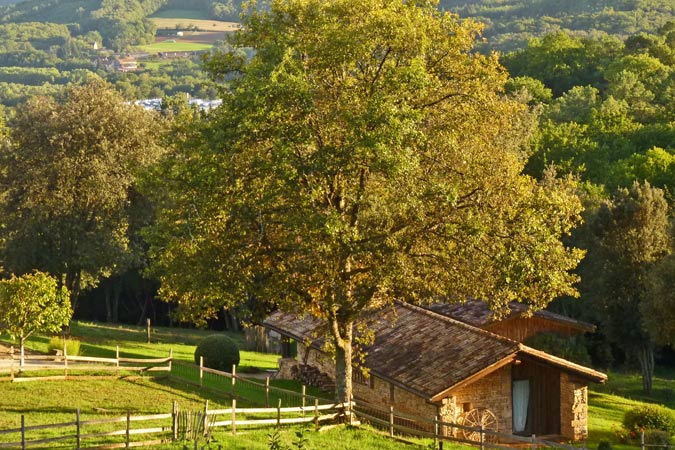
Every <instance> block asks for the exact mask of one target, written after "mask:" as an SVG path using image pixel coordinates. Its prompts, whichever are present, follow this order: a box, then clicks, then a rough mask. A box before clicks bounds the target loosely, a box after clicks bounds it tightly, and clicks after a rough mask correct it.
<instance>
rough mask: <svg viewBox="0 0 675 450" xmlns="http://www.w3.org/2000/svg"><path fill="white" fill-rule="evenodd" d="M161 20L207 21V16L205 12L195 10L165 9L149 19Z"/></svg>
mask: <svg viewBox="0 0 675 450" xmlns="http://www.w3.org/2000/svg"><path fill="white" fill-rule="evenodd" d="M155 18H162V19H201V20H209V15H208V14H207V13H206V11H200V10H197V9H178V8H176V9H165V10H164V11H159V12H157V13H155V14H153V15H152V17H150V19H155Z"/></svg>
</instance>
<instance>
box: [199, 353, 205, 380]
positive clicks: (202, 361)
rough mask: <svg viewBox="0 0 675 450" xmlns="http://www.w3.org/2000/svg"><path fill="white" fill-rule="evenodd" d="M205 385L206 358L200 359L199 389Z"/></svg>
mask: <svg viewBox="0 0 675 450" xmlns="http://www.w3.org/2000/svg"><path fill="white" fill-rule="evenodd" d="M203 383H204V357H203V356H200V357H199V387H202V385H203Z"/></svg>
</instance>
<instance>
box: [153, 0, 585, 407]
mask: <svg viewBox="0 0 675 450" xmlns="http://www.w3.org/2000/svg"><path fill="white" fill-rule="evenodd" d="M354 17H359V18H360V20H358V21H355V20H354ZM478 29H479V26H478V25H477V24H475V23H473V22H471V21H460V20H458V19H457V18H456V17H455V16H453V15H450V14H441V13H439V12H438V11H437V10H436V9H435V7H434V6H433V5H432V3H430V2H407V1H402V0H387V1H384V2H382V1H379V0H377V1H376V0H366V1H363V0H331V1H327V2H320V1H305V0H282V1H277V2H273V3H272V5H271V9H265V8H260V9H256V8H252V9H251V10H250V11H249V14H248V15H247V16H246V17H244V27H243V28H242V30H240V31H239V32H237V33H236V34H235V36H234V38H233V41H232V44H233V46H234V47H236V49H237V50H241V49H244V48H251V49H253V50H254V51H253V52H252V57H251V58H246V57H245V56H242V53H241V52H240V51H230V52H228V53H225V54H221V55H213V56H211V57H209V58H207V59H206V61H205V62H206V67H207V68H208V69H209V71H210V72H211V75H212V76H213V78H214V79H217V80H224V79H227V80H228V85H227V86H223V93H224V102H223V105H222V106H221V107H220V108H219V110H218V111H217V112H216V113H215V114H212V115H210V116H209V117H208V119H207V120H206V121H204V122H202V123H200V124H197V125H196V126H195V128H193V132H192V135H191V136H189V138H188V139H185V140H184V142H180V140H178V141H177V143H178V144H181V145H177V149H176V150H175V153H173V154H170V155H169V156H168V157H167V158H166V159H165V160H164V161H163V162H164V165H163V166H162V171H161V172H160V175H158V176H157V178H158V179H161V180H162V181H163V186H162V190H161V191H158V192H155V196H156V197H155V198H156V202H157V204H158V221H157V224H156V225H155V226H153V228H152V229H151V230H149V232H148V238H149V241H150V243H151V254H152V258H153V263H154V271H155V272H154V273H156V274H157V275H158V276H159V277H160V278H161V280H162V287H161V295H162V297H163V298H164V299H167V300H173V301H177V302H178V303H179V304H180V307H181V311H182V313H183V314H184V315H183V317H185V318H189V319H190V320H202V321H203V320H204V317H208V316H210V315H213V314H214V313H216V312H217V311H219V310H221V309H222V307H223V306H231V305H233V304H238V303H241V302H243V301H246V300H247V299H250V300H251V302H256V303H257V304H259V305H260V304H263V305H272V304H277V305H279V306H281V307H283V308H286V309H295V310H301V311H307V312H308V313H311V314H313V315H315V316H317V317H319V318H320V319H322V320H325V321H326V322H327V323H328V324H329V325H330V326H329V327H328V329H329V330H331V332H330V334H331V335H330V339H331V340H332V341H333V343H334V344H335V348H336V352H337V357H336V359H337V360H341V359H340V358H342V360H341V361H344V363H345V365H344V367H346V365H348V364H351V355H348V354H349V352H351V344H352V333H353V323H354V321H355V320H357V319H358V318H359V317H360V316H361V315H362V314H364V313H366V312H368V311H369V310H370V309H372V308H376V307H380V306H382V305H385V304H387V303H388V302H391V301H392V300H393V299H395V298H402V299H405V300H407V301H411V302H417V301H425V300H427V299H428V298H433V297H435V296H438V295H444V296H447V295H451V296H453V297H454V296H456V297H457V298H464V297H466V296H473V297H480V298H485V299H488V300H489V301H490V302H491V303H492V306H493V307H494V308H495V309H500V307H503V306H505V305H506V304H508V302H509V301H512V300H516V299H528V302H532V304H531V306H532V307H533V308H539V307H542V306H543V305H545V304H546V303H548V302H549V301H550V300H551V299H552V298H553V297H556V296H558V295H562V294H571V295H574V294H575V291H574V288H573V283H574V281H575V280H576V277H575V276H574V275H571V274H570V273H569V272H568V270H569V269H571V268H573V267H575V266H576V264H577V263H578V261H579V259H580V258H581V252H579V251H577V250H575V249H570V248H568V247H566V246H564V245H563V244H562V243H561V237H562V236H564V235H566V234H567V233H568V232H569V231H570V229H571V228H572V227H573V226H574V225H575V224H576V223H577V220H578V219H579V211H580V209H581V205H580V202H579V199H578V198H577V196H576V192H575V183H574V181H573V180H571V179H556V178H555V176H554V174H553V173H549V174H548V176H547V177H546V179H545V180H544V181H542V182H541V183H536V182H535V181H534V180H532V179H531V178H529V177H525V176H522V168H523V165H522V159H521V155H522V153H521V150H522V146H523V144H524V140H525V139H526V138H527V137H528V135H529V129H528V127H527V123H528V120H529V117H530V116H529V114H527V112H526V110H525V108H524V107H523V105H522V104H520V103H517V102H515V101H512V100H510V99H508V98H505V96H504V95H503V90H504V84H505V82H506V76H505V74H504V71H503V69H502V67H501V66H500V65H499V63H498V61H497V60H496V58H495V57H493V56H490V57H488V56H483V55H480V54H477V53H475V52H474V51H473V43H474V37H475V36H476V33H477V31H478ZM346 48H348V49H349V51H345V49H346ZM181 137H182V136H181ZM185 161H190V164H185V163H184V162H185ZM214 261H216V262H215V264H214ZM449 291H451V292H449ZM345 355H348V356H345ZM340 367H343V366H340ZM340 370H342V369H340ZM337 379H338V392H339V393H340V394H339V396H340V398H341V399H345V398H346V399H348V398H349V394H348V393H347V392H346V390H348V387H346V388H345V389H343V388H342V387H341V386H342V385H341V384H340V383H344V384H345V386H346V385H347V384H348V383H350V382H351V380H347V379H345V378H344V374H342V375H341V374H340V373H338V375H337ZM344 395H346V397H344Z"/></svg>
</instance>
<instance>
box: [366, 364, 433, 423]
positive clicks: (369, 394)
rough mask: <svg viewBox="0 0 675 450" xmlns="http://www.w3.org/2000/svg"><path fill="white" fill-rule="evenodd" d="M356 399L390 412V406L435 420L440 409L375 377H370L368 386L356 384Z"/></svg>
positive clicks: (406, 412) (399, 410)
mask: <svg viewBox="0 0 675 450" xmlns="http://www.w3.org/2000/svg"><path fill="white" fill-rule="evenodd" d="M354 398H355V399H356V401H357V403H358V400H362V401H365V402H367V403H370V404H373V405H375V406H378V407H380V408H381V409H383V410H388V409H389V407H390V406H393V407H394V410H396V411H398V412H402V413H405V414H412V415H415V416H422V417H426V418H429V419H433V418H434V417H435V416H436V415H437V414H438V407H437V406H436V405H434V404H432V403H428V402H427V401H426V400H425V399H424V398H423V397H420V396H418V395H415V394H413V393H411V392H408V391H406V390H403V389H401V388H400V387H398V386H395V385H393V384H391V383H390V382H388V381H385V380H383V379H381V378H378V377H376V376H374V375H372V374H371V375H370V377H369V379H368V384H362V383H357V382H354Z"/></svg>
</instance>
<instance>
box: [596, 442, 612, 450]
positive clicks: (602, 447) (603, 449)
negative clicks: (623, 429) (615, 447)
mask: <svg viewBox="0 0 675 450" xmlns="http://www.w3.org/2000/svg"><path fill="white" fill-rule="evenodd" d="M598 450H612V444H610V443H609V441H600V442H599V443H598Z"/></svg>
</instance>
